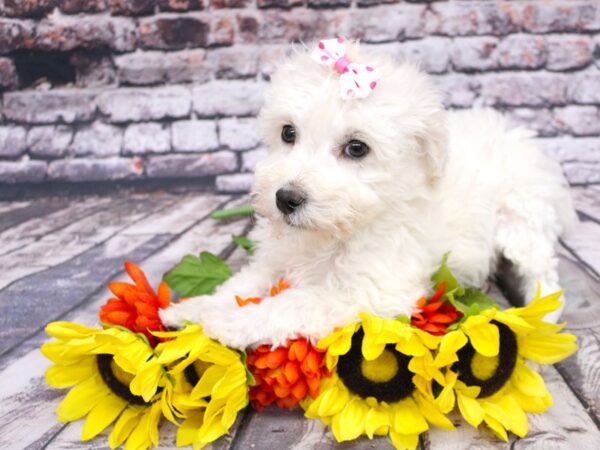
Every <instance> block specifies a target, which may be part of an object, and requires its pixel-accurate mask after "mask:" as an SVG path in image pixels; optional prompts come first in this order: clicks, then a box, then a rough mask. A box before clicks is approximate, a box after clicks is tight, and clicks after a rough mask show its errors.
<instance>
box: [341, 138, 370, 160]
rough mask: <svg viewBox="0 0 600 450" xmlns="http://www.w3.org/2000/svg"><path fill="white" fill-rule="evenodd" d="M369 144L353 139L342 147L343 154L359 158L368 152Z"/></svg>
mask: <svg viewBox="0 0 600 450" xmlns="http://www.w3.org/2000/svg"><path fill="white" fill-rule="evenodd" d="M369 150H370V149H369V146H368V145H367V144H365V143H364V142H362V141H359V140H356V139H353V140H351V141H350V142H348V143H347V144H346V146H345V147H344V156H346V157H348V158H351V159H361V158H364V157H365V156H367V154H368V153H369Z"/></svg>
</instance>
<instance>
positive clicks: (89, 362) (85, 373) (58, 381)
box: [45, 357, 97, 389]
mask: <svg viewBox="0 0 600 450" xmlns="http://www.w3.org/2000/svg"><path fill="white" fill-rule="evenodd" d="M96 367H97V363H96V358H94V357H91V358H85V359H82V360H81V361H80V362H79V363H78V364H72V365H68V366H60V365H56V366H51V367H49V368H48V369H47V370H46V373H45V377H46V383H48V384H49V385H50V386H52V387H55V388H59V389H60V388H66V387H70V386H73V385H75V384H79V383H81V382H82V381H83V380H85V379H87V378H90V377H92V376H93V375H94V374H95V373H96Z"/></svg>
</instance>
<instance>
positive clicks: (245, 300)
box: [235, 278, 290, 308]
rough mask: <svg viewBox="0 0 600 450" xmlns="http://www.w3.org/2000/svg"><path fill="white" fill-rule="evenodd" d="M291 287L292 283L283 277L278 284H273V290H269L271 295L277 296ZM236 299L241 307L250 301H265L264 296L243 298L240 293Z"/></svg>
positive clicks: (255, 302) (257, 302)
mask: <svg viewBox="0 0 600 450" xmlns="http://www.w3.org/2000/svg"><path fill="white" fill-rule="evenodd" d="M289 288H290V283H289V282H287V281H286V280H284V279H283V278H280V279H279V281H278V282H277V285H275V286H271V290H270V291H269V296H270V297H275V296H276V295H277V294H280V293H281V292H283V291H285V290H286V289H289ZM235 301H236V302H237V304H238V306H239V307H240V308H241V307H243V306H247V305H249V304H250V303H253V304H255V305H258V304H259V303H260V302H262V301H263V299H262V297H248V298H242V297H240V296H239V295H236V296H235Z"/></svg>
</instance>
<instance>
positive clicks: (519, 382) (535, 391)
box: [511, 362, 548, 397]
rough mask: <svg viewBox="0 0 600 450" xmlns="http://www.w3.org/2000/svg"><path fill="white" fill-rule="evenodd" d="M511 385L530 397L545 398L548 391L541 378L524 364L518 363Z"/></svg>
mask: <svg viewBox="0 0 600 450" xmlns="http://www.w3.org/2000/svg"><path fill="white" fill-rule="evenodd" d="M511 381H512V383H513V385H514V386H515V387H516V388H517V389H518V390H519V391H521V392H522V393H523V394H525V395H527V396H530V397H545V396H546V395H548V389H546V384H545V383H544V379H543V378H542V376H541V375H540V374H539V373H537V372H535V371H533V370H531V369H530V368H529V367H528V366H527V364H525V363H524V362H518V363H517V365H516V367H515V371H514V373H513V375H512V377H511Z"/></svg>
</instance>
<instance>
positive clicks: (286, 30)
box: [238, 9, 401, 44]
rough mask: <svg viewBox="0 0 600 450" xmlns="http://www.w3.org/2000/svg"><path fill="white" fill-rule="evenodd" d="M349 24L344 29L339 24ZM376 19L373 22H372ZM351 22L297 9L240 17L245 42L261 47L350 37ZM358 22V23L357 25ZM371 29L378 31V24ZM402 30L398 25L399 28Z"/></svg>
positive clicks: (317, 12) (326, 13)
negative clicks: (337, 36) (342, 36)
mask: <svg viewBox="0 0 600 450" xmlns="http://www.w3.org/2000/svg"><path fill="white" fill-rule="evenodd" d="M343 20H344V21H346V23H345V24H344V25H342V27H343V28H342V29H340V28H338V23H339V22H342V21H343ZM374 21H375V19H374V18H372V22H374ZM351 22H352V21H351V19H350V17H349V15H348V14H346V13H344V14H343V15H341V16H340V17H336V16H335V13H334V12H332V11H328V10H318V11H317V10H312V9H295V10H292V11H280V10H269V11H264V12H262V13H261V14H259V15H258V14H256V13H254V14H253V15H249V14H244V15H241V14H240V15H238V28H239V30H240V34H241V37H242V39H243V40H244V42H260V43H261V44H263V43H265V44H275V43H279V44H289V43H290V42H306V43H311V42H314V41H316V40H317V39H321V38H322V37H323V36H335V35H337V34H342V35H345V36H347V37H353V36H350V34H349V32H350V31H351V30H352V29H353V28H352V23H351ZM357 22H358V21H357ZM371 26H372V27H373V28H375V24H374V23H372V24H371ZM399 26H401V25H400V24H398V25H397V28H398V27H399Z"/></svg>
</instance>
